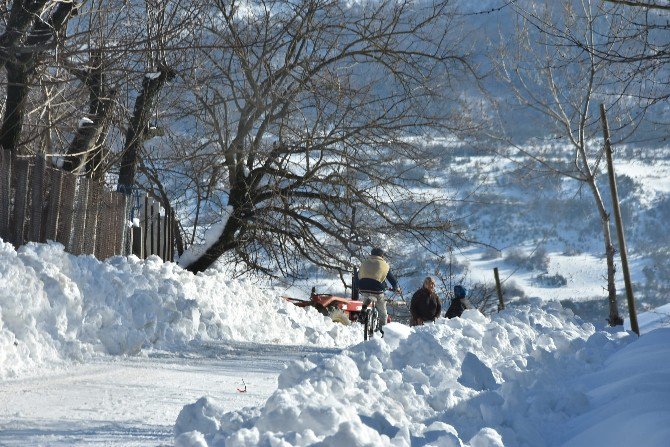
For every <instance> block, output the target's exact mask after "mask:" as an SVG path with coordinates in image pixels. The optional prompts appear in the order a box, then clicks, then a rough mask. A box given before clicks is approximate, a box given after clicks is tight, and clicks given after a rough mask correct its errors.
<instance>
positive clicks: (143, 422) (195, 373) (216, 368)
mask: <svg viewBox="0 0 670 447" xmlns="http://www.w3.org/2000/svg"><path fill="white" fill-rule="evenodd" d="M335 352H338V350H336V349H328V348H310V347H304V346H282V345H263V344H244V343H236V344H230V343H227V344H211V343H209V344H207V345H202V344H199V345H198V346H193V347H191V348H189V349H188V350H187V351H185V352H181V353H179V354H175V353H171V352H155V351H152V352H150V353H147V354H146V355H145V356H142V357H100V358H97V359H95V360H93V361H89V362H87V363H84V364H71V365H67V366H64V367H63V366H61V367H58V368H53V369H50V370H43V371H41V372H39V373H38V375H36V376H32V377H29V378H22V379H18V380H6V381H3V382H2V384H1V386H0V446H26V445H31V446H84V445H86V446H159V445H173V427H174V423H175V420H176V419H177V415H178V414H179V411H180V410H181V409H182V407H183V406H184V405H185V404H188V403H191V402H194V401H195V400H197V399H198V398H200V397H202V396H210V397H212V398H214V399H215V400H217V401H218V402H219V403H220V405H221V406H222V407H223V408H224V409H225V410H226V411H229V410H234V409H239V408H243V407H246V406H258V405H261V404H263V402H265V400H266V399H267V398H268V397H269V396H270V394H272V393H273V392H274V390H275V389H276V388H277V376H278V375H279V373H280V372H281V371H282V369H283V368H284V365H285V364H286V363H287V362H289V361H290V360H293V359H298V358H302V357H304V356H308V355H311V354H316V353H323V354H326V355H329V354H333V353H335ZM242 380H244V382H245V383H246V386H247V392H246V393H240V392H238V391H237V389H238V388H243V387H244V385H243V383H242Z"/></svg>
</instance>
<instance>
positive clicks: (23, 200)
mask: <svg viewBox="0 0 670 447" xmlns="http://www.w3.org/2000/svg"><path fill="white" fill-rule="evenodd" d="M15 167H16V171H17V179H16V180H17V181H16V192H15V196H14V200H15V202H14V246H15V247H19V246H21V245H23V244H24V243H25V241H26V237H25V236H26V233H25V228H26V221H27V220H28V219H27V217H28V215H29V213H28V198H29V195H28V192H29V190H30V184H29V183H30V182H29V180H30V163H29V162H28V160H21V159H19V160H17V161H16V164H15Z"/></svg>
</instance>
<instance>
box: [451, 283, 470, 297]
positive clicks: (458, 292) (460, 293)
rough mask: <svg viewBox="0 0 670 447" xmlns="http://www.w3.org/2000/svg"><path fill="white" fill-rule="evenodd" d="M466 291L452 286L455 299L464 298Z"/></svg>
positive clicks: (459, 286) (463, 288) (461, 287)
mask: <svg viewBox="0 0 670 447" xmlns="http://www.w3.org/2000/svg"><path fill="white" fill-rule="evenodd" d="M467 293H468V291H467V290H465V287H463V286H461V285H458V286H454V296H455V297H456V298H465V295H467Z"/></svg>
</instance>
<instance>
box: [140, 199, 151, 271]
mask: <svg viewBox="0 0 670 447" xmlns="http://www.w3.org/2000/svg"><path fill="white" fill-rule="evenodd" d="M142 217H143V218H144V234H143V235H142V254H143V256H142V259H146V258H148V257H149V254H150V253H149V251H148V249H149V244H148V243H147V238H148V237H149V219H150V216H149V196H148V195H147V194H144V211H143V212H142Z"/></svg>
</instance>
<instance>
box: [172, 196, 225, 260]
mask: <svg viewBox="0 0 670 447" xmlns="http://www.w3.org/2000/svg"><path fill="white" fill-rule="evenodd" d="M232 212H233V207H232V206H228V207H226V208H225V209H224V210H223V213H222V215H221V218H220V220H218V221H217V222H216V223H215V224H214V225H212V226H211V227H210V228H208V229H207V231H205V235H204V237H203V239H204V240H203V242H202V243H200V244H193V245H191V246H190V247H188V248H187V249H186V250H185V251H184V253H182V255H181V256H180V257H179V259H178V261H177V262H178V263H179V265H180V266H182V267H186V266H188V265H189V264H190V263H192V262H193V261H195V260H196V259H198V258H199V257H200V256H201V255H202V254H203V253H205V252H206V251H207V249H209V247H211V246H212V245H214V243H215V242H216V241H217V240H218V239H219V237H220V236H221V233H223V230H224V228H225V227H226V223H227V222H228V219H229V218H230V215H231V213H232Z"/></svg>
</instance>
